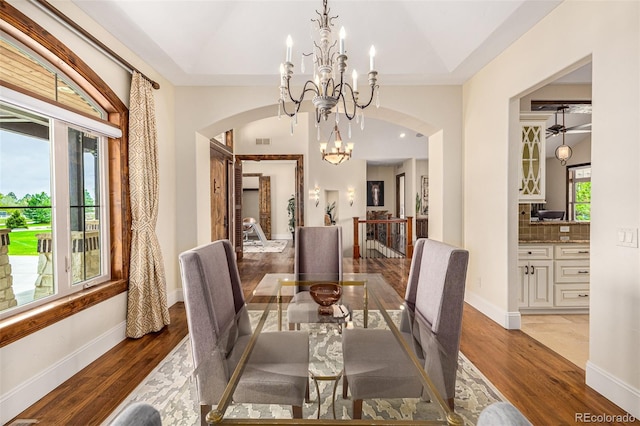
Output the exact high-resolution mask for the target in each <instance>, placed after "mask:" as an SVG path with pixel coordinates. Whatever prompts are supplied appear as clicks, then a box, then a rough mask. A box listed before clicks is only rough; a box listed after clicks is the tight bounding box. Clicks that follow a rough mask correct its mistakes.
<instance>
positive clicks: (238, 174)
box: [232, 158, 244, 260]
mask: <svg viewBox="0 0 640 426" xmlns="http://www.w3.org/2000/svg"><path fill="white" fill-rule="evenodd" d="M233 191H234V199H233V200H232V203H233V205H232V209H233V218H234V220H233V235H234V239H233V246H234V247H235V249H236V258H237V259H238V260H240V259H242V253H243V252H242V249H243V241H244V238H243V234H242V161H241V160H240V159H238V158H236V162H235V163H234V165H233Z"/></svg>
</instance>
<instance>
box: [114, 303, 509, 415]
mask: <svg viewBox="0 0 640 426" xmlns="http://www.w3.org/2000/svg"><path fill="white" fill-rule="evenodd" d="M251 314H252V315H251V320H252V322H254V321H256V322H257V320H258V318H259V316H260V312H251ZM372 314H377V313H372V312H370V317H369V327H370V328H375V327H376V326H379V325H381V324H382V323H383V322H384V319H382V317H381V316H380V315H379V314H378V315H372ZM390 314H392V315H399V311H395V312H394V311H390ZM361 315H362V313H361V312H354V321H355V322H356V323H357V322H359V321H361ZM358 316H359V317H360V318H358ZM275 324H276V323H275V321H269V320H267V323H266V324H265V330H275ZM309 327H310V328H309V333H310V342H313V343H310V347H312V348H313V350H312V351H311V353H310V363H311V366H310V369H312V370H316V371H317V370H320V371H319V372H322V370H323V369H324V368H326V367H325V366H326V365H329V364H332V363H329V362H327V360H329V359H332V358H335V359H336V360H338V358H341V350H340V345H341V340H340V335H339V334H338V332H337V329H336V328H335V327H334V326H332V325H327V324H312V325H310V326H309ZM339 368H340V367H339ZM191 372H192V361H191V346H190V344H189V338H188V337H186V338H185V339H184V340H183V341H182V342H181V343H180V344H179V345H178V346H177V347H176V348H175V349H174V350H173V352H172V353H170V354H169V355H168V356H167V357H166V358H165V359H164V360H163V361H162V362H161V363H160V364H159V366H158V367H157V368H156V369H155V370H154V371H153V372H152V373H151V374H149V376H148V377H147V378H146V379H145V380H144V381H143V382H142V383H141V384H140V385H139V386H138V388H136V390H134V391H133V392H132V393H131V394H130V395H129V397H128V398H127V399H126V400H125V401H124V402H123V403H122V405H121V406H120V407H119V408H118V409H117V410H115V411H114V413H113V414H112V416H111V417H110V418H109V419H107V421H106V423H105V424H109V422H110V421H111V420H112V419H113V417H115V415H116V414H117V413H119V412H120V411H121V410H122V409H124V407H126V406H127V405H128V404H130V403H132V402H137V401H146V402H148V403H150V404H152V405H153V406H154V407H156V408H157V409H158V410H159V411H160V414H161V416H162V424H163V425H199V412H200V409H199V406H198V398H197V392H196V388H195V381H194V380H193V379H192V376H191ZM318 385H319V389H320V401H321V404H320V418H327V419H332V418H333V412H332V409H331V400H332V392H333V382H332V381H318ZM310 399H311V401H310V403H308V404H304V406H303V415H304V417H305V418H310V419H315V418H317V416H318V395H317V391H316V389H315V385H314V384H313V382H311V384H310ZM505 400H506V399H505V398H504V397H503V396H502V395H501V394H500V392H499V391H498V390H497V389H496V388H495V387H494V386H493V385H492V384H491V383H490V382H489V381H488V380H487V379H486V378H485V377H484V376H483V375H482V374H481V373H480V372H479V371H478V370H477V369H476V368H475V366H474V365H473V364H472V363H471V362H470V361H469V360H468V359H467V358H466V357H465V356H464V355H462V354H460V357H459V366H458V377H457V384H456V398H455V405H456V408H455V411H456V412H457V413H458V414H460V415H461V416H462V417H463V419H464V421H465V424H466V425H474V424H475V423H476V421H477V419H478V415H479V414H480V411H482V409H483V408H485V407H486V406H488V405H490V404H492V403H494V402H497V401H505ZM362 411H363V418H376V419H380V420H382V419H405V420H407V419H412V418H420V419H422V418H432V419H438V418H439V414H438V410H437V408H436V407H435V404H433V403H428V402H425V401H422V400H420V399H413V398H404V399H397V400H389V399H385V400H365V401H364V403H363V410H362ZM336 415H337V418H338V419H350V418H351V400H350V399H346V400H345V399H342V381H340V382H339V384H338V389H337V392H336ZM225 417H230V418H233V417H236V418H291V410H290V408H289V407H285V406H280V405H260V404H235V405H232V406H231V407H229V409H228V410H227V413H226V415H225Z"/></svg>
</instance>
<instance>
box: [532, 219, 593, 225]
mask: <svg viewBox="0 0 640 426" xmlns="http://www.w3.org/2000/svg"><path fill="white" fill-rule="evenodd" d="M529 225H532V226H538V225H560V226H567V225H589V222H577V221H575V220H540V221H538V220H532V221H530V222H529Z"/></svg>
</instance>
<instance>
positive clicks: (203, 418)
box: [200, 405, 211, 426]
mask: <svg viewBox="0 0 640 426" xmlns="http://www.w3.org/2000/svg"><path fill="white" fill-rule="evenodd" d="M209 411H211V406H210V405H201V406H200V426H209V424H208V423H207V414H209Z"/></svg>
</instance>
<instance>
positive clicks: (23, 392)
mask: <svg viewBox="0 0 640 426" xmlns="http://www.w3.org/2000/svg"><path fill="white" fill-rule="evenodd" d="M125 333H126V322H124V321H123V322H121V323H120V324H118V325H116V326H115V327H113V328H111V329H110V330H108V331H107V332H105V333H103V334H102V335H100V336H98V337H96V338H95V339H93V340H92V341H90V342H88V343H87V344H86V345H84V346H82V347H81V348H78V350H76V351H74V352H73V353H71V354H69V355H68V356H66V357H65V358H63V359H61V360H60V361H58V362H57V363H55V364H53V365H51V366H50V367H49V368H47V369H46V370H44V371H43V372H41V373H40V374H38V375H36V376H34V377H32V378H31V379H29V380H28V381H26V382H24V383H22V384H20V385H19V386H17V387H15V388H14V389H12V390H11V391H9V392H7V393H6V394H4V395H2V396H1V397H0V406H1V407H2V410H0V424H5V423H7V422H8V421H9V420H11V419H12V418H14V417H15V416H17V415H18V414H20V413H21V412H23V411H24V410H25V409H27V408H28V407H29V406H31V405H33V404H35V403H36V402H37V401H38V400H40V398H42V397H43V396H45V395H46V394H48V393H49V392H51V391H52V390H53V389H55V388H57V387H58V386H60V385H61V384H62V383H64V382H65V381H66V380H68V379H69V378H70V377H72V376H73V375H74V374H76V373H78V372H79V371H80V370H82V369H83V368H84V367H86V366H87V365H89V364H91V363H92V362H93V361H95V360H96V359H98V358H99V357H100V356H102V355H103V354H104V353H106V352H107V351H108V350H110V349H111V348H113V347H114V346H116V345H117V344H118V343H120V342H121V341H123V340H124V339H125Z"/></svg>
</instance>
